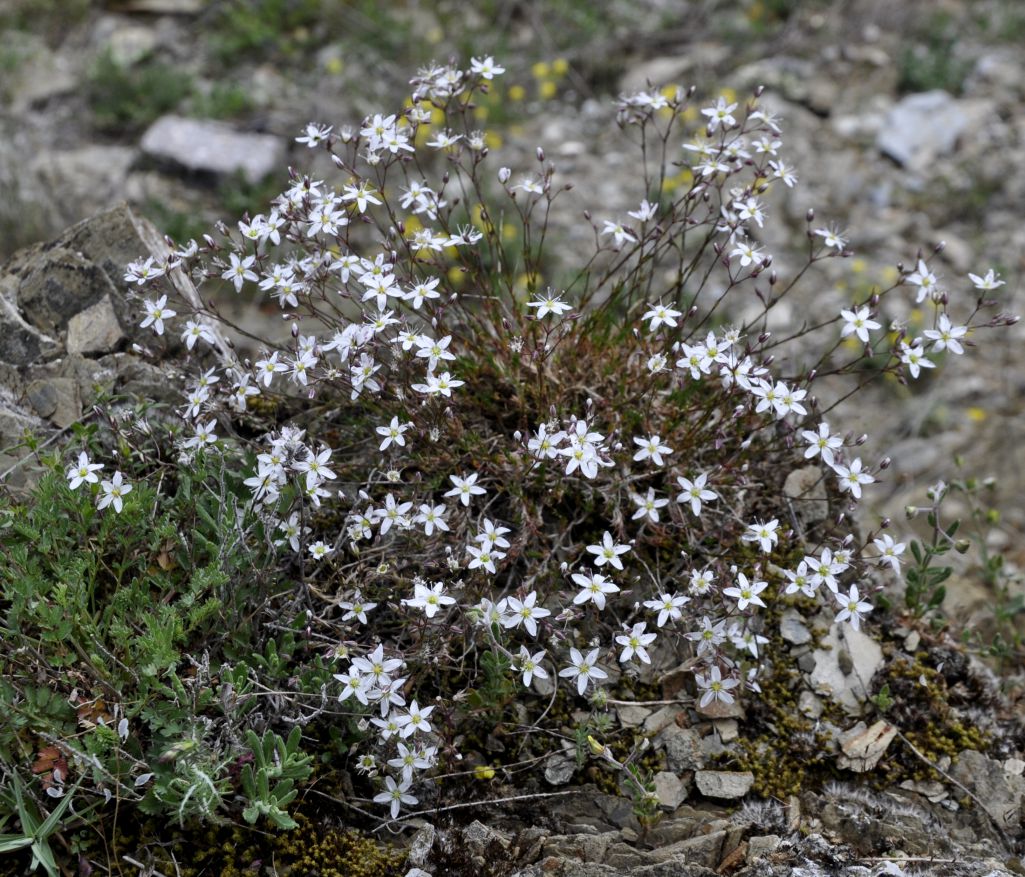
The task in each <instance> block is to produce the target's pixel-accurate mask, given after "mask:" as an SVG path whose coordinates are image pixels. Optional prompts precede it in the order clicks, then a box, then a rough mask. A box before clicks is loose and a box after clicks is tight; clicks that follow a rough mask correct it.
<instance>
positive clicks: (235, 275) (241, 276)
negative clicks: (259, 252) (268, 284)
mask: <svg viewBox="0 0 1025 877" xmlns="http://www.w3.org/2000/svg"><path fill="white" fill-rule="evenodd" d="M230 258H231V266H230V267H229V268H228V269H227V270H226V271H224V273H223V274H221V279H222V280H230V281H231V282H232V283H233V284H234V286H235V292H241V291H242V284H243V283H245V281H247V280H252V281H256V280H259V279H260V278H259V277H257V276H256V272H254V271H253V270H252V268H253V263H254V262H255V261H256V257H255V256H246V257H245V258H244V259H239V257H238V255H237V254H236V253H231V254H230Z"/></svg>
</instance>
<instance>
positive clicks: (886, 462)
mask: <svg viewBox="0 0 1025 877" xmlns="http://www.w3.org/2000/svg"><path fill="white" fill-rule="evenodd" d="M891 462H892V461H891V460H890V458H889V457H883V459H881V460H880V461H879V468H880V469H889V468H890V463H891Z"/></svg>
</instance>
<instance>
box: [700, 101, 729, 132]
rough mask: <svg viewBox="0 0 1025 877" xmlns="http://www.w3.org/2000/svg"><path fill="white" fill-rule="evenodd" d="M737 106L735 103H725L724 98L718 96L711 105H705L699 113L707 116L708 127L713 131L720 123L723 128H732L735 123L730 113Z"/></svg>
mask: <svg viewBox="0 0 1025 877" xmlns="http://www.w3.org/2000/svg"><path fill="white" fill-rule="evenodd" d="M736 108H737V105H736V104H735V103H733V104H727V103H726V98H724V97H720V98H719V99H718V100H717V101H716V102H715V104H714V105H713V106H710V107H705V108H704V109H703V110H702V111H701V115H703V116H707V117H708V129H709V130H710V131H714V130H715V129H716V128H718V127H719V126H720V125H721V126H722V127H723V128H732V127H733V126H734V125H736V124H737V120H736V119H735V118H733V116H732V113H733V111H734V110H735V109H736Z"/></svg>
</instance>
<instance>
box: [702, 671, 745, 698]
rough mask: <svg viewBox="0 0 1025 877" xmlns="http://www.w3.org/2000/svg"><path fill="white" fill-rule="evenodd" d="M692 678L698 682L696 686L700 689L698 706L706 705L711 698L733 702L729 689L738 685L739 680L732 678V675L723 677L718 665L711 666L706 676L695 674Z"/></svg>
mask: <svg viewBox="0 0 1025 877" xmlns="http://www.w3.org/2000/svg"><path fill="white" fill-rule="evenodd" d="M694 678H695V680H696V681H697V683H698V688H700V689H701V690H702V694H701V700H700V701H699V702H698V706H699V707H706V706H708V705H709V704H710V703H711V702H712V701H713V700H718V701H721V702H722V703H733V695H732V694H730V689H731V688H736V687H737V686H738V685H740V680H738V679H734V678H733V677H732V676H730V677H727V678H726V679H723V678H722V671H721V670H720V669H719V668H718V667H712V668H711V669H710V670H709V672H708V675H707V676H701V675H700V674H695V677H694Z"/></svg>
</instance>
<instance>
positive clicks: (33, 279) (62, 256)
mask: <svg viewBox="0 0 1025 877" xmlns="http://www.w3.org/2000/svg"><path fill="white" fill-rule="evenodd" d="M112 294H113V295H116V294H117V290H116V289H115V288H114V286H113V284H112V283H111V282H110V280H109V278H108V277H107V275H106V274H105V273H104V271H103V269H102V268H100V267H99V266H98V265H96V264H95V263H93V262H92V261H91V260H90V259H89V258H87V257H86V256H84V255H82V254H81V253H80V252H77V251H75V250H73V249H69V248H68V247H63V246H54V247H48V248H45V249H43V250H41V251H40V252H39V253H38V255H37V257H36V258H34V259H33V260H32V262H31V263H30V265H29V266H28V267H27V270H26V271H25V273H24V275H23V276H22V280H21V283H20V284H19V286H18V308H19V309H20V310H21V312H22V313H23V314H24V315H25V318H26V319H27V320H28V321H29V322H30V323H31V324H32V325H33V326H35V327H36V328H37V329H39V330H40V331H42V332H46V333H47V334H50V335H55V334H57V333H60V332H63V331H64V330H65V329H66V328H67V325H68V321H69V320H70V319H71V318H72V317H73V316H74V315H75V314H77V313H79V312H80V311H82V310H83V309H85V308H87V307H90V306H91V305H94V304H96V302H98V301H99V300H100V299H101V298H103V296H105V295H112Z"/></svg>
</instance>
